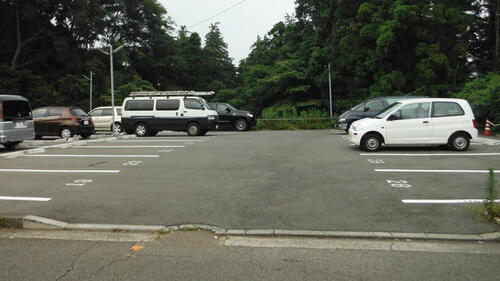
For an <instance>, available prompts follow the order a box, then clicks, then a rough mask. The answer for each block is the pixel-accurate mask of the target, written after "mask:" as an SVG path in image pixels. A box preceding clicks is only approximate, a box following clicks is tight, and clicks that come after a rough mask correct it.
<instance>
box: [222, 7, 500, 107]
mask: <svg viewBox="0 0 500 281" xmlns="http://www.w3.org/2000/svg"><path fill="white" fill-rule="evenodd" d="M296 5H297V7H296V15H295V16H290V17H288V18H287V19H286V21H284V22H280V23H277V24H276V25H275V26H274V28H273V29H272V30H271V31H269V33H268V34H267V35H266V36H265V37H264V38H259V39H258V40H257V42H255V44H254V46H253V49H252V52H251V54H250V55H249V56H248V58H246V59H245V60H243V61H242V63H241V65H240V67H239V72H240V77H241V80H242V84H241V87H240V88H237V89H232V90H226V91H222V95H219V97H218V98H219V99H230V100H231V101H232V102H233V103H235V104H238V105H248V106H250V107H251V109H254V110H261V109H262V108H264V107H266V106H270V105H280V104H299V105H304V106H308V105H315V104H316V105H319V106H321V105H323V106H326V104H327V101H328V76H327V75H328V72H327V69H326V68H325V66H326V65H327V64H328V63H331V68H332V80H333V94H334V97H335V107H336V109H338V110H342V109H345V108H346V107H348V106H352V105H353V104H354V103H356V102H357V101H359V100H361V99H364V98H366V97H372V96H386V95H407V94H413V95H423V96H437V97H447V96H453V95H455V93H457V92H460V91H461V89H462V88H463V87H464V84H465V83H467V82H468V81H470V80H473V79H474V78H476V77H478V76H480V77H482V76H485V75H487V74H488V73H489V72H495V71H498V70H499V69H500V68H499V66H500V61H499V57H498V55H497V54H496V52H497V51H496V48H498V47H497V46H496V44H498V43H496V42H495V39H496V35H495V33H496V32H498V31H497V28H498V27H496V26H495V25H498V23H495V14H496V11H498V0H488V1H487V0H477V1H471V0H439V1H435V0H348V1H347V0H345V1H344V0H335V1H331V0H297V1H296ZM498 80H499V79H498V78H497V79H493V78H491V79H487V81H489V84H488V85H483V88H482V89H483V90H484V91H486V92H489V93H490V94H489V96H490V97H491V98H492V99H490V100H489V102H490V107H488V108H487V109H485V111H483V112H482V113H483V114H486V113H488V112H489V114H490V115H492V111H493V110H495V109H496V115H497V116H498V115H499V114H500V112H499V110H500V109H499V107H500V94H499V92H500V85H498V84H496V83H498ZM477 84H479V83H476V86H477ZM470 88H471V87H469V89H470ZM470 95H473V96H474V95H478V93H477V92H470ZM479 95H480V96H481V97H477V98H481V99H483V101H482V102H483V103H484V102H485V101H486V100H488V99H486V98H485V97H484V95H481V94H479ZM461 96H464V97H468V95H467V94H465V93H462V94H461Z"/></svg>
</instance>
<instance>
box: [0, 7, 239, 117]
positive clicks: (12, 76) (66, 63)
mask: <svg viewBox="0 0 500 281" xmlns="http://www.w3.org/2000/svg"><path fill="white" fill-rule="evenodd" d="M0 25H1V26H2V28H1V36H0V92H2V93H8V94H21V95H24V96H26V97H28V98H30V100H31V101H32V103H33V105H34V106H39V105H47V104H60V105H76V106H81V107H83V108H88V102H89V98H88V89H89V82H88V81H87V80H86V79H85V78H84V77H83V75H87V76H88V74H89V71H93V72H94V73H95V76H94V93H95V102H94V105H101V104H107V103H109V100H110V97H109V96H110V90H109V89H110V77H109V73H110V72H109V56H106V55H105V54H102V53H101V52H99V50H98V49H104V50H107V48H108V46H109V44H113V46H114V47H115V48H116V47H118V46H120V45H121V44H126V47H125V48H124V49H122V50H120V51H119V52H117V53H116V54H115V56H114V61H115V63H114V68H115V72H114V74H115V89H116V94H117V98H118V100H120V99H121V98H122V97H123V96H126V95H128V93H129V92H130V91H132V90H139V89H143V90H150V89H161V90H182V89H189V90H206V89H207V87H209V88H211V89H213V90H220V89H222V88H232V87H235V86H236V83H235V81H236V68H235V67H234V66H233V64H232V61H231V59H230V58H229V55H228V52H227V44H226V43H225V42H224V41H223V38H222V35H221V33H220V31H219V28H218V25H217V24H213V25H211V29H210V32H209V33H208V34H207V35H206V38H205V40H204V44H203V45H202V38H200V36H199V35H198V34H197V33H190V32H188V31H187V30H186V29H185V28H180V31H178V33H176V34H174V26H175V24H174V22H173V21H172V19H170V18H169V17H168V16H167V13H166V10H165V8H164V7H163V6H162V5H160V4H159V3H158V2H157V1H156V0H122V1H113V0H88V1H76V0H75V1H67V0H37V1H16V0H1V1H0Z"/></svg>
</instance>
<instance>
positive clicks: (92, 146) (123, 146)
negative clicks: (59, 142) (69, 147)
mask: <svg viewBox="0 0 500 281" xmlns="http://www.w3.org/2000/svg"><path fill="white" fill-rule="evenodd" d="M183 147H185V146H184V145H109V146H107V145H87V146H78V147H75V148H183Z"/></svg>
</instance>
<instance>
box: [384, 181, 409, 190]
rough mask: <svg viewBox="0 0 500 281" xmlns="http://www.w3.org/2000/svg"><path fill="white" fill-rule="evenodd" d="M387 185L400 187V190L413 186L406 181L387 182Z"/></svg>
mask: <svg viewBox="0 0 500 281" xmlns="http://www.w3.org/2000/svg"><path fill="white" fill-rule="evenodd" d="M387 183H388V184H390V185H391V186H392V187H400V188H410V187H411V184H409V183H408V182H407V181H405V180H387Z"/></svg>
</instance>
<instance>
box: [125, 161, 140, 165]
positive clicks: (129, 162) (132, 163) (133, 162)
mask: <svg viewBox="0 0 500 281" xmlns="http://www.w3.org/2000/svg"><path fill="white" fill-rule="evenodd" d="M141 163H142V161H128V162H125V163H123V166H137V165H139V164H141Z"/></svg>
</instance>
